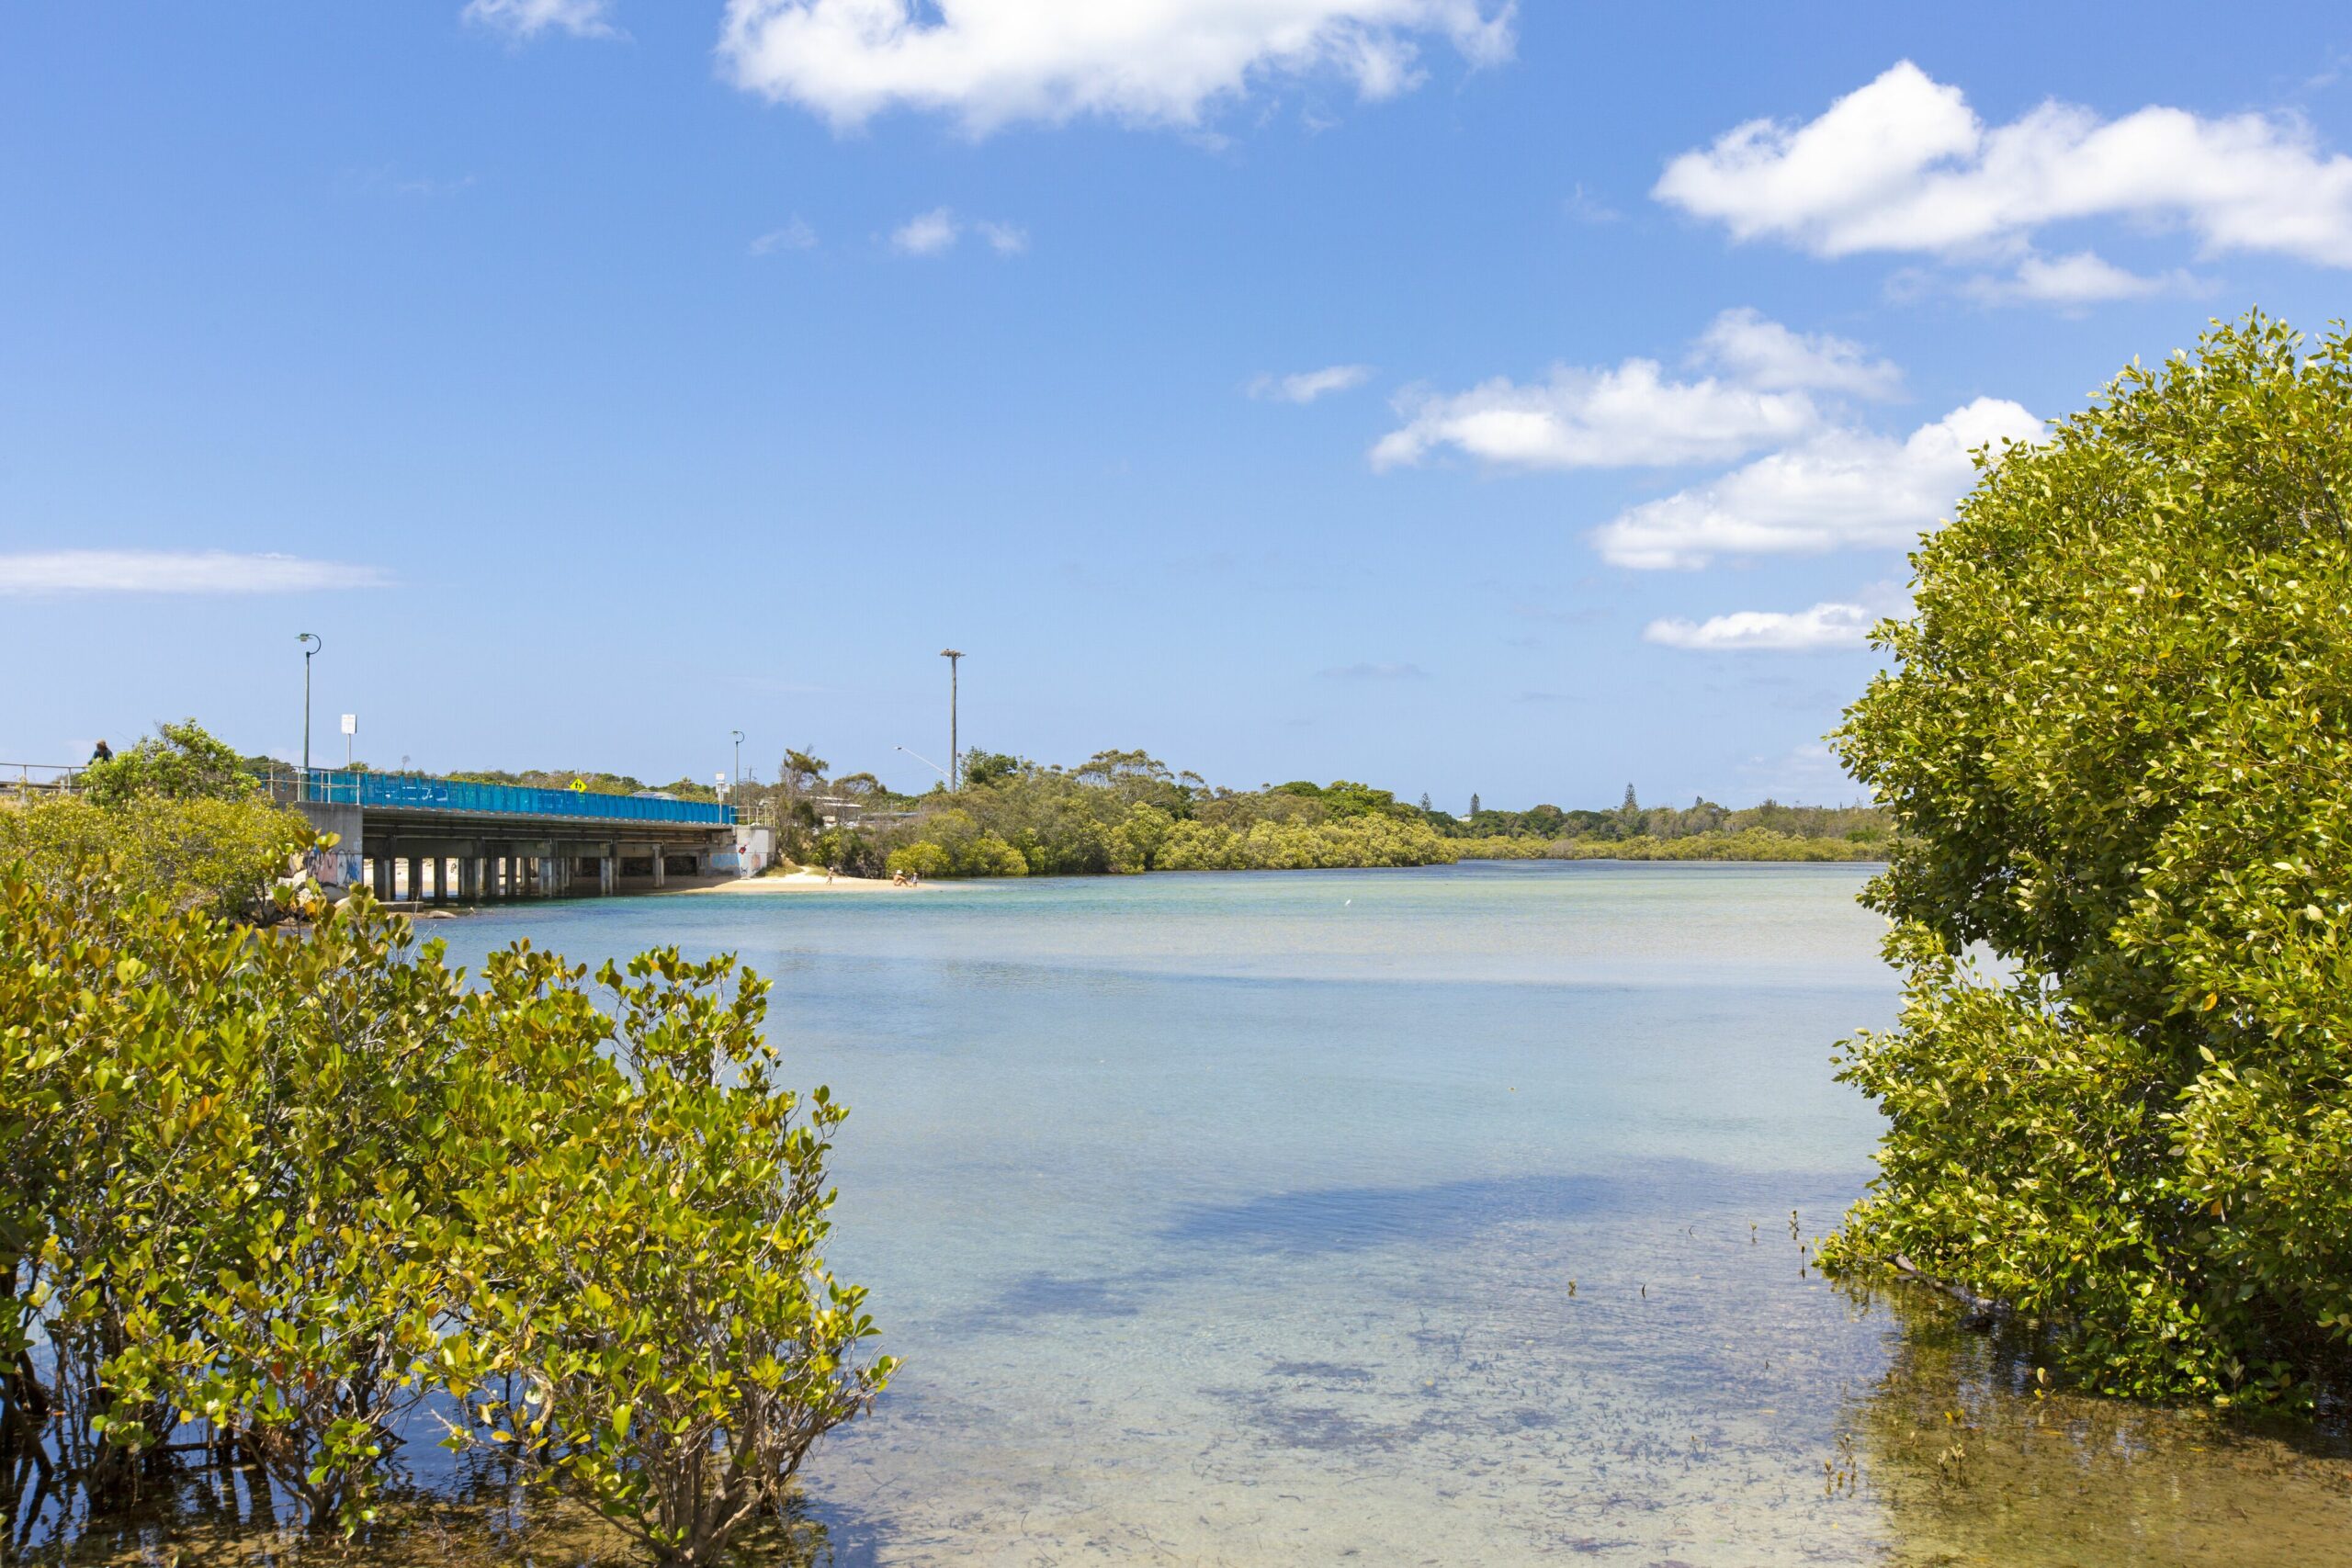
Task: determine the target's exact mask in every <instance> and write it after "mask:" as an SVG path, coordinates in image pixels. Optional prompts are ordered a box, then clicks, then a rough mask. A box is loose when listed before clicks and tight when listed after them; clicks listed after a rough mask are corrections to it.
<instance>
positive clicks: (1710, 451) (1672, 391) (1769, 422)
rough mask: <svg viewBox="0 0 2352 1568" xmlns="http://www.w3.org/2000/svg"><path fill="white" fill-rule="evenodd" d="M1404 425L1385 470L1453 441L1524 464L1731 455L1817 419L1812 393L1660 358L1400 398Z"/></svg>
mask: <svg viewBox="0 0 2352 1568" xmlns="http://www.w3.org/2000/svg"><path fill="white" fill-rule="evenodd" d="M1397 412H1399V413H1401V414H1403V415H1404V416H1405V424H1404V426H1403V428H1401V429H1398V430H1394V431H1391V432H1390V433H1389V434H1386V435H1385V436H1383V437H1382V438H1381V439H1380V442H1379V444H1378V445H1377V446H1374V447H1373V449H1372V463H1373V467H1374V468H1395V467H1397V465H1399V464H1404V463H1417V462H1419V461H1420V460H1421V459H1422V458H1423V457H1427V456H1428V455H1429V454H1430V452H1431V451H1432V450H1434V449H1436V448H1438V447H1442V446H1451V447H1453V448H1455V449H1457V450H1459V451H1462V452H1465V453H1467V454H1469V455H1470V456H1471V457H1477V458H1481V459H1483V460H1485V461H1487V462H1489V463H1495V464H1499V465H1503V466H1507V467H1512V468H1631V467H1654V466H1657V465H1660V464H1669V463H1703V462H1722V461H1725V460H1727V459H1730V458H1733V457H1739V456H1741V455H1742V454H1744V453H1747V452H1751V451H1753V450H1755V449H1756V448H1757V447H1758V446H1768V445H1770V444H1771V443H1772V442H1775V441H1786V440H1789V439H1792V437H1795V436H1798V435H1801V434H1804V432H1805V431H1807V430H1809V429H1811V428H1812V427H1813V425H1814V423H1815V419H1816V415H1815V411H1814V406H1813V403H1812V400H1810V399H1808V398H1807V397H1806V396H1805V395H1804V393H1803V392H1771V391H1765V390H1762V389H1758V388H1755V387H1748V386H1743V385H1740V384H1738V383H1736V382H1733V381H1724V380H1718V379H1717V378H1713V377H1712V376H1710V377H1705V378H1701V379H1698V380H1695V381H1677V380H1670V379H1668V378H1667V377H1666V375H1665V373H1664V372H1663V371H1661V370H1660V369H1659V368H1658V365H1657V361H1656V360H1653V359H1628V360H1626V361H1625V362H1624V363H1623V365H1620V366H1617V367H1614V368H1613V369H1606V370H1586V369H1577V368H1575V367H1567V366H1561V367H1555V369H1554V370H1553V372H1552V378H1551V379H1550V380H1548V381H1544V382H1539V383H1536V384H1533V385H1528V386H1521V385H1520V384H1519V383H1517V382H1514V381H1510V380H1507V379H1501V378H1498V379H1496V380H1492V381H1488V382H1486V383H1485V384H1484V385H1481V386H1477V387H1473V388H1472V389H1470V390H1468V391H1466V392H1457V393H1453V394H1452V395H1451V396H1439V395H1432V394H1428V393H1414V394H1408V395H1407V396H1405V397H1404V398H1401V399H1399V400H1398V402H1397Z"/></svg>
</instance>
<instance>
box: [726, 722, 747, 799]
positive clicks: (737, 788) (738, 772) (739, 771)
mask: <svg viewBox="0 0 2352 1568" xmlns="http://www.w3.org/2000/svg"><path fill="white" fill-rule="evenodd" d="M727 733H728V734H729V735H732V736H733V737H734V738H735V783H734V784H733V785H732V786H731V787H730V788H729V790H728V792H727V798H728V799H729V800H732V799H734V798H735V797H736V796H737V795H741V794H742V793H743V732H742V731H741V730H740V729H730V730H729V731H728V732H727Z"/></svg>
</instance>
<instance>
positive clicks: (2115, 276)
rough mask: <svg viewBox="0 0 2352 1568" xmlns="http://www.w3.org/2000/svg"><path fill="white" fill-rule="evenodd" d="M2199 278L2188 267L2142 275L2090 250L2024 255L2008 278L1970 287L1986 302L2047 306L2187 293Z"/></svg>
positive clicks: (1974, 281)
mask: <svg viewBox="0 0 2352 1568" xmlns="http://www.w3.org/2000/svg"><path fill="white" fill-rule="evenodd" d="M2196 287H2197V280H2196V279H2195V278H2193V277H2190V276H2188V274H2187V273H2184V272H2170V273H2166V274H2165V276H2162V277H2143V276H2141V275H2140V274H2138V273H2136V272H2128V271H2126V270H2125V269H2123V268H2122V267H2120V266H2117V265H2115V264H2114V263H2112V262H2110V261H2109V260H2107V259H2106V258H2105V257H2103V256H2101V255H2098V254H2097V253H2095V252H2091V251H2076V252H2075V253H2073V254H2071V255H2063V256H2040V255H2031V256H2028V257H2026V258H2025V259H2024V260H2023V261H2021V262H2019V263H2018V267H2017V271H2016V273H2015V274H2014V275H2013V276H2008V277H1990V276H1977V277H1973V278H1971V279H1969V281H1968V285H1967V291H1968V292H1969V293H1970V294H1972V295H1973V296H1974V297H1975V298H1977V299H1982V300H1984V301H1985V303H1987V304H1993V305H2006V304H2009V303H2011V302H2013V301H2017V300H2031V301H2035V302H2037V303H2041V304H2049V305H2095V304H2098V303H2100V302H2101V301H2104V300H2108V299H2148V298H2150V297H2151V296H2153V295H2157V294H2171V293H2186V292H2188V291H2189V290H2191V289H2193V288H2196Z"/></svg>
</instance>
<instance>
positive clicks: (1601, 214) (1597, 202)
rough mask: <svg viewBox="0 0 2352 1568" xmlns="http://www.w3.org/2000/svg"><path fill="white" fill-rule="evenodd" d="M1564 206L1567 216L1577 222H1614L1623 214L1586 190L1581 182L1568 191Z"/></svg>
mask: <svg viewBox="0 0 2352 1568" xmlns="http://www.w3.org/2000/svg"><path fill="white" fill-rule="evenodd" d="M1566 208H1567V209H1568V216H1569V217H1571V218H1573V219H1575V220H1577V222H1579V223H1614V222H1616V221H1617V220H1618V219H1620V218H1622V217H1623V216H1624V214H1623V213H1622V212H1619V211H1618V210H1617V209H1615V208H1613V207H1611V206H1610V205H1609V204H1608V203H1607V202H1605V201H1603V200H1601V199H1600V197H1597V196H1594V195H1592V194H1591V193H1590V192H1589V191H1587V190H1586V189H1585V188H1584V186H1583V184H1582V183H1581V182H1579V183H1578V184H1577V187H1576V188H1575V189H1574V190H1571V191H1570V192H1569V193H1568V199H1567V201H1566Z"/></svg>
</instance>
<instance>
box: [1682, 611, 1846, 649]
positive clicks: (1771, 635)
mask: <svg viewBox="0 0 2352 1568" xmlns="http://www.w3.org/2000/svg"><path fill="white" fill-rule="evenodd" d="M1877 620H1878V616H1877V615H1874V614H1872V613H1871V611H1869V610H1868V609H1865V608H1864V607H1863V606H1861V605H1860V604H1815V606H1814V607H1813V608H1812V609H1810V610H1797V611H1781V610H1737V611H1734V612H1733V613H1732V614H1730V615H1711V616H1709V617H1708V618H1707V619H1705V620H1703V621H1683V620H1664V621H1652V622H1651V623H1650V624H1649V625H1648V626H1645V627H1644V628H1643V629H1642V638H1643V640H1644V641H1645V642H1657V643H1664V644H1665V645H1666V646H1667V647H1668V648H1687V649H1695V650H1697V651H1700V652H1704V653H1752V652H1776V653H1786V652H1804V651H1810V650H1813V649H1824V648H1861V647H1864V646H1866V645H1867V644H1868V642H1869V640H1870V630H1871V626H1873V625H1874V624H1876V622H1877Z"/></svg>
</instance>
